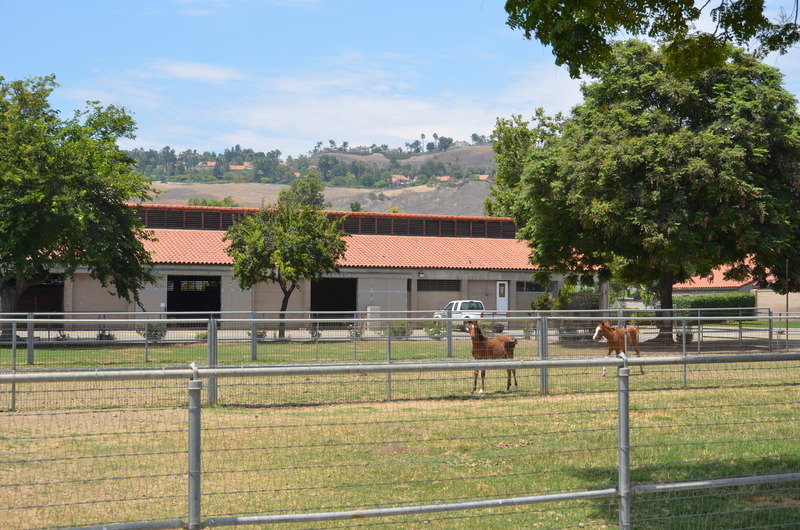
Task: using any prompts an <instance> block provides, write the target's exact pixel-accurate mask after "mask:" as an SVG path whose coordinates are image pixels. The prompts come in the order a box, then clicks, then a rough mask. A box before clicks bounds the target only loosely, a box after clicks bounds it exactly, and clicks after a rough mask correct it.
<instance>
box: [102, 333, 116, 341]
mask: <svg viewBox="0 0 800 530" xmlns="http://www.w3.org/2000/svg"><path fill="white" fill-rule="evenodd" d="M116 339H117V337H116V335H114V334H113V333H111V332H110V331H98V332H97V340H116Z"/></svg>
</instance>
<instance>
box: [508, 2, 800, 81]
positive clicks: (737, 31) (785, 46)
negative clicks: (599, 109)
mask: <svg viewBox="0 0 800 530" xmlns="http://www.w3.org/2000/svg"><path fill="white" fill-rule="evenodd" d="M786 4H787V5H788V6H789V12H788V13H787V12H786V11H785V10H783V9H781V10H775V9H774V7H773V6H769V7H768V6H767V5H766V3H765V2H764V1H763V0H756V1H752V0H715V1H710V2H705V3H704V2H693V1H687V0H680V1H675V0H667V1H664V0H609V1H604V2H594V1H593V2H588V1H578V2H556V1H554V0H507V1H506V4H505V10H506V13H507V14H508V21H507V23H508V25H509V26H510V27H511V28H514V29H519V30H522V32H523V35H524V36H525V38H528V39H531V38H536V39H537V40H538V41H539V42H541V43H542V44H544V45H546V46H550V47H552V49H553V55H555V58H556V64H558V65H567V67H568V68H569V72H570V74H571V75H572V76H573V77H578V76H579V75H580V74H581V72H586V71H588V70H591V69H594V68H597V67H598V66H599V65H600V64H601V63H602V62H603V61H605V60H607V59H609V58H610V57H611V56H612V40H613V39H615V38H616V37H617V35H620V34H623V33H626V34H628V35H630V36H633V37H636V36H646V37H649V38H651V39H654V40H656V41H659V42H665V43H668V44H667V46H666V48H665V50H664V51H665V56H666V58H667V59H668V60H669V61H670V63H671V64H672V65H673V66H676V67H679V68H681V69H683V70H684V71H686V70H692V69H697V68H701V69H702V68H704V67H707V66H710V65H720V64H721V63H722V62H723V61H724V59H725V57H726V56H727V52H726V49H727V44H729V43H735V44H737V45H745V44H751V45H752V47H753V50H754V52H755V53H756V54H757V55H758V56H761V57H763V56H764V55H766V54H767V53H769V52H775V51H777V52H780V53H786V52H787V51H788V50H789V49H790V48H791V47H792V46H793V45H795V44H797V43H798V42H799V41H800V31H799V28H800V27H799V26H798V24H797V16H798V0H793V1H791V2H786ZM768 15H772V20H770V18H769V16H768ZM703 19H706V20H708V19H710V20H709V22H711V23H712V24H711V25H712V26H713V27H714V30H713V32H708V31H702V30H696V29H695V28H696V26H697V23H698V22H700V21H701V20H703Z"/></svg>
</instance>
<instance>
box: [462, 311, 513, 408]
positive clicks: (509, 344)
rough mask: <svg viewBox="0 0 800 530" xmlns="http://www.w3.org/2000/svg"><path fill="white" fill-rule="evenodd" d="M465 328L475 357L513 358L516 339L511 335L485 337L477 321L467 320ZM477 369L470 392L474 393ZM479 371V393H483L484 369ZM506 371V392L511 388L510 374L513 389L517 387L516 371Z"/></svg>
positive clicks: (476, 383)
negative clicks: (512, 379) (512, 378)
mask: <svg viewBox="0 0 800 530" xmlns="http://www.w3.org/2000/svg"><path fill="white" fill-rule="evenodd" d="M467 329H469V335H470V337H472V356H473V357H474V358H475V359H513V358H514V347H515V346H516V345H517V339H512V338H511V337H506V336H505V335H498V336H497V337H492V338H490V339H487V338H486V336H485V335H484V334H483V333H482V332H481V328H479V327H478V323H477V322H475V321H469V322H467ZM478 371H479V370H475V379H474V380H473V382H472V393H473V394H474V393H475V389H476V388H477V386H478ZM480 372H481V390H480V392H479V393H483V383H484V379H485V378H486V370H480ZM507 372H508V382H507V384H506V392H508V391H509V390H511V375H512V374H513V375H514V389H517V388H519V387H518V386H517V371H516V370H507Z"/></svg>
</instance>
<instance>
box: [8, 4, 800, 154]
mask: <svg viewBox="0 0 800 530" xmlns="http://www.w3.org/2000/svg"><path fill="white" fill-rule="evenodd" d="M503 5H504V1H501V0H461V1H459V2H442V1H439V2H431V1H417V0H407V1H405V2H399V3H398V2H384V1H355V0H352V1H350V0H136V1H129V0H111V1H109V0H75V1H72V2H66V1H63V0H41V1H30V2H28V1H22V0H0V7H2V12H3V18H4V20H5V24H4V28H3V31H2V32H0V47H1V48H2V49H3V50H4V54H3V57H2V63H0V64H2V68H0V75H2V76H3V77H5V78H6V79H7V80H14V79H23V78H27V77H35V76H44V75H48V74H55V75H56V80H57V82H58V83H59V84H60V85H61V87H60V88H58V89H57V90H56V91H55V92H54V94H53V96H52V98H51V103H52V105H53V106H54V107H56V108H58V109H60V110H61V111H62V112H64V113H65V115H71V113H72V112H73V111H74V110H76V109H80V108H83V107H84V104H85V101H87V100H99V101H100V102H101V103H103V104H105V105H108V104H114V105H120V106H123V107H125V108H126V109H127V110H128V111H129V112H130V113H131V114H132V115H133V116H134V119H135V120H136V122H137V126H138V129H137V138H136V139H135V140H133V141H130V142H125V143H124V144H123V147H125V148H132V147H144V148H146V149H161V148H162V147H164V146H165V145H169V146H170V147H172V148H173V149H175V150H176V151H182V150H184V149H196V150H197V151H199V152H203V151H216V152H221V151H223V150H224V149H225V148H227V147H233V146H234V145H236V144H239V145H241V146H242V147H246V148H252V149H255V150H256V151H270V150H273V149H278V150H280V151H281V152H282V154H283V156H284V157H285V156H287V155H291V156H297V155H300V154H306V153H307V152H308V151H309V150H311V149H312V148H313V147H314V146H315V145H316V143H317V142H318V141H321V142H323V143H324V144H325V145H326V146H327V145H328V140H331V139H332V140H334V141H336V142H337V144H341V143H342V142H343V141H347V142H349V144H350V145H351V146H356V145H371V144H373V143H375V144H388V145H389V146H391V147H402V146H404V145H405V143H406V142H411V141H414V140H417V139H420V135H421V134H425V135H426V140H425V141H426V142H427V141H430V139H431V137H432V135H433V134H434V133H437V134H439V135H440V136H449V137H452V138H454V139H455V140H469V138H470V135H471V134H472V133H478V134H485V135H489V134H491V132H492V129H493V128H494V124H495V121H496V119H497V118H498V117H509V116H511V115H512V114H522V115H523V116H526V117H529V116H531V115H532V114H533V111H534V109H535V108H536V107H543V108H544V109H545V110H546V111H547V112H548V113H555V112H558V111H564V112H566V111H568V110H569V109H570V108H571V107H572V106H573V105H575V104H577V103H579V102H580V101H581V96H580V91H579V81H576V80H572V79H570V78H569V75H568V74H567V72H566V70H565V69H563V68H558V67H556V66H555V65H554V62H553V57H552V54H551V53H550V51H549V50H548V49H545V48H544V47H542V46H541V45H539V44H538V43H536V42H534V41H526V40H524V39H523V38H522V36H521V34H520V33H519V32H518V31H514V30H512V29H510V28H509V27H508V26H507V25H506V24H505V21H506V13H505V11H504V9H503ZM11 50H13V51H11ZM766 62H768V63H769V64H772V65H774V66H777V67H779V68H781V70H782V71H783V72H784V74H786V75H787V80H786V86H787V88H788V89H789V90H790V91H791V92H793V93H794V94H798V90H800V76H798V74H797V73H796V72H798V70H800V68H798V66H800V51H794V52H792V53H790V54H789V55H787V56H783V57H779V58H773V57H771V58H768V60H767V61H766Z"/></svg>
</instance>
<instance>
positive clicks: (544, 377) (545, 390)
mask: <svg viewBox="0 0 800 530" xmlns="http://www.w3.org/2000/svg"><path fill="white" fill-rule="evenodd" d="M538 325H539V358H540V359H542V360H545V359H547V357H548V353H547V326H548V324H547V317H546V316H544V315H542V316H541V317H540V318H539V324H538ZM548 375H549V374H548V369H547V368H542V369H540V370H539V393H540V394H541V395H543V396H546V395H548V394H549V393H550V388H549V381H548Z"/></svg>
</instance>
